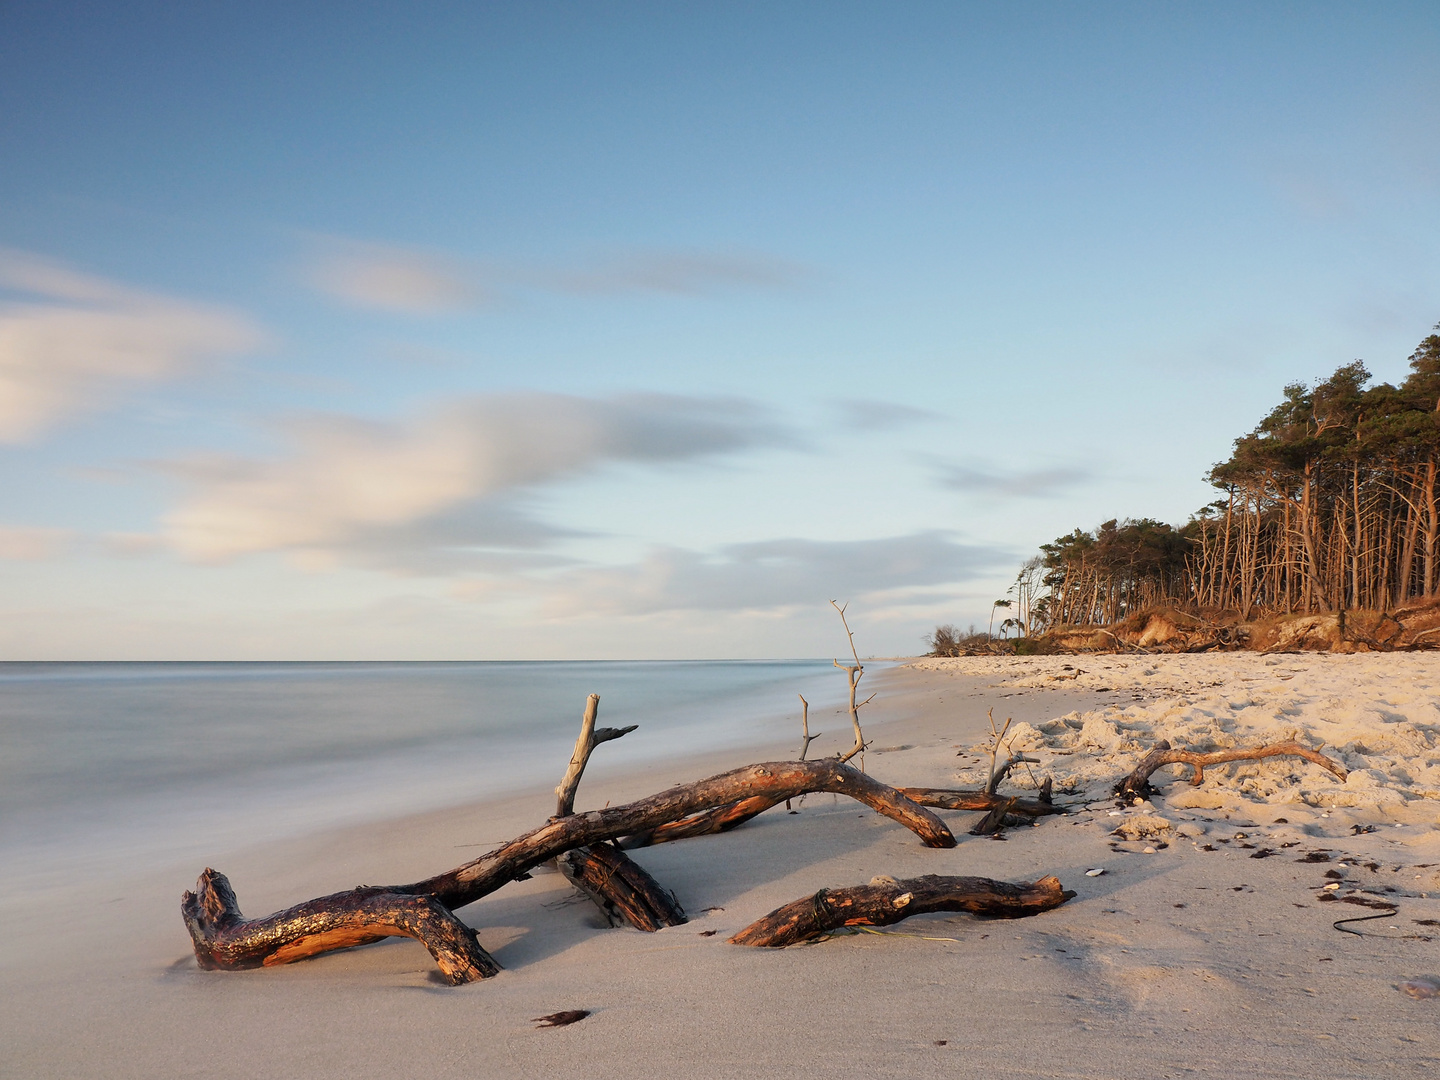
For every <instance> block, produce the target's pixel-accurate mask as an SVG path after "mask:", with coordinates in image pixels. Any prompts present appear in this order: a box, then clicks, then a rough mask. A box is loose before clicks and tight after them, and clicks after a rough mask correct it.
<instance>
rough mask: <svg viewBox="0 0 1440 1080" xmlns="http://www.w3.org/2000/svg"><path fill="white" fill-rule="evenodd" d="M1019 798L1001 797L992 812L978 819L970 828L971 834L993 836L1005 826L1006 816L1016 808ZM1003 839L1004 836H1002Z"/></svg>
mask: <svg viewBox="0 0 1440 1080" xmlns="http://www.w3.org/2000/svg"><path fill="white" fill-rule="evenodd" d="M1017 801H1018V800H1016V799H1013V798H1010V799H1001V800H1000V801H999V802H997V803H996V804H995V805H994V806H992V807H991V808H990V812H989V813H988V814H986V815H985V816H984V817H982V818H981V819H980V820H979V821H977V822H976V823H975V824H974V826H972V827H971V829H970V835H971V836H992V835H994V834H995V833H998V832H999V831H1000V830H1001V829H1003V828H1005V818H1006V816H1007V815H1008V814H1010V813H1011V812H1012V811H1014V809H1015V803H1016V802H1017ZM1002 839H1003V838H1002Z"/></svg>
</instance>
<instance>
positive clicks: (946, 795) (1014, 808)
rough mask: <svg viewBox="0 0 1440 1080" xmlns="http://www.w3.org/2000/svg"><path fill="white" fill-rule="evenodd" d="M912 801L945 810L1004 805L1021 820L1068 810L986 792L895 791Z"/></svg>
mask: <svg viewBox="0 0 1440 1080" xmlns="http://www.w3.org/2000/svg"><path fill="white" fill-rule="evenodd" d="M895 790H896V791H898V792H900V794H902V795H904V796H905V797H906V798H907V799H909V800H910V801H911V802H915V803H919V804H920V805H921V806H935V807H939V808H940V809H942V810H994V809H995V808H996V807H997V806H1005V808H1006V810H1005V812H1006V813H1007V814H1015V815H1017V816H1020V817H1044V816H1045V815H1046V814H1063V813H1065V807H1063V806H1056V805H1055V804H1054V803H1053V802H1050V801H1048V800H1046V799H1022V798H1018V797H1015V798H1011V797H1007V796H1005V795H992V794H989V793H988V792H984V791H964V790H960V789H956V788H916V787H905V788H896V789H895Z"/></svg>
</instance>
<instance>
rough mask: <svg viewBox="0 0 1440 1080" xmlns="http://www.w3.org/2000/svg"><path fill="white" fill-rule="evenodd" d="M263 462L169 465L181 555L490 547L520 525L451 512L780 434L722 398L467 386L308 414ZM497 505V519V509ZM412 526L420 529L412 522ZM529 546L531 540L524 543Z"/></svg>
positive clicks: (748, 408) (747, 408)
mask: <svg viewBox="0 0 1440 1080" xmlns="http://www.w3.org/2000/svg"><path fill="white" fill-rule="evenodd" d="M284 434H285V436H286V438H287V440H288V442H289V444H290V449H289V452H288V453H286V454H284V455H282V456H280V457H278V458H275V459H272V460H255V459H246V458H235V457H217V456H212V457H206V458H196V459H192V460H190V461H186V462H179V463H172V464H171V465H170V466H169V467H170V468H171V469H172V470H173V471H175V472H177V473H179V474H180V475H182V476H183V477H185V478H186V479H187V480H188V481H189V482H190V483H191V484H192V485H193V486H194V491H193V494H192V495H191V496H190V497H189V498H188V499H187V500H186V501H185V502H184V503H183V504H182V505H180V506H179V507H178V508H177V509H176V510H175V511H174V512H172V513H171V514H170V515H169V516H168V517H167V519H166V521H165V533H166V535H167V537H168V539H169V541H170V543H171V544H172V545H173V546H174V547H175V548H176V549H177V550H179V551H180V552H181V553H182V554H183V555H185V556H186V557H188V558H191V559H195V560H198V561H223V560H226V559H230V558H233V557H235V556H237V555H243V554H246V553H248V552H259V551H292V552H310V553H315V554H324V553H327V552H329V553H336V552H347V551H350V552H362V551H371V552H374V551H376V550H379V549H384V548H389V549H391V550H395V549H396V548H397V545H398V546H401V547H403V546H404V544H405V541H406V538H407V536H408V537H409V538H410V539H411V540H417V539H423V538H424V537H429V538H431V539H432V540H433V539H434V538H435V537H437V536H441V537H445V538H448V540H445V541H444V542H445V543H450V544H451V546H454V544H453V540H454V538H455V537H456V536H459V535H468V536H469V537H470V538H471V541H472V543H478V542H480V541H481V539H482V538H485V537H488V538H490V539H488V540H486V541H485V542H488V543H491V544H496V545H498V546H509V545H512V544H515V543H517V542H520V543H524V542H525V541H524V540H523V539H522V540H521V541H517V539H516V536H517V529H518V530H519V531H520V533H524V532H525V530H526V529H528V530H529V536H530V537H531V538H532V539H533V538H534V537H536V536H538V535H539V533H537V531H536V529H537V527H536V526H535V525H534V523H527V522H526V521H525V520H524V519H523V517H517V516H516V515H515V514H513V513H511V514H508V515H507V514H499V513H498V511H495V510H494V508H493V507H492V509H491V511H490V516H489V518H488V519H487V518H486V517H485V515H483V514H478V512H473V511H472V512H469V513H465V512H462V511H464V510H465V508H466V507H471V506H473V505H474V504H477V503H478V502H479V501H480V500H483V499H493V498H494V497H496V496H499V495H503V494H505V493H507V492H514V491H516V490H517V489H521V488H526V487H531V486H534V485H538V484H543V483H546V482H549V481H554V480H558V479H561V478H564V477H568V476H573V475H576V474H578V473H581V472H584V471H586V470H589V469H593V468H596V467H598V466H600V465H603V464H605V463H608V462H637V463H650V464H663V463H669V462H682V461H690V460H694V459H697V458H701V457H706V456H712V455H717V454H724V453H728V452H733V451H738V450H744V449H747V448H749V447H754V446H761V445H777V444H783V443H785V442H787V441H788V440H789V435H788V434H787V433H786V432H785V431H784V430H783V429H782V428H781V427H780V426H779V424H778V423H777V422H776V421H775V420H774V419H773V418H772V417H771V416H770V414H769V413H767V412H766V411H764V410H762V409H760V408H759V407H758V406H756V405H754V404H752V403H749V402H746V401H741V400H736V399H723V398H691V397H673V396H664V395H656V394H635V395H629V396H622V397H613V398H601V399H587V398H580V397H571V396H566V395H561V394H540V393H530V394H494V395H482V396H475V397H471V398H468V399H464V400H461V401H457V402H453V403H450V404H448V405H446V406H444V407H442V408H437V409H434V410H432V411H431V412H429V413H427V414H425V415H422V416H417V417H414V418H411V419H408V420H403V421H399V422H376V421H368V420H360V419H356V418H353V417H345V416H312V417H307V418H303V419H299V420H295V421H292V422H291V423H290V424H288V425H287V426H286V428H285V429H284ZM497 515H498V516H497ZM422 526H423V528H422ZM532 546H535V545H532Z"/></svg>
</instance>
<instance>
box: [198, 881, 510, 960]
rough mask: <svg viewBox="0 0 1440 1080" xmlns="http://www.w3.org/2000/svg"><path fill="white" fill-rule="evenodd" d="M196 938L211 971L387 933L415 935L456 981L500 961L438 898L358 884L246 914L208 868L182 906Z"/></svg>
mask: <svg viewBox="0 0 1440 1080" xmlns="http://www.w3.org/2000/svg"><path fill="white" fill-rule="evenodd" d="M180 911H181V914H182V915H183V916H184V918H185V926H186V928H187V929H188V930H189V931H190V937H191V939H192V940H193V941H194V942H195V959H196V960H197V961H198V962H199V964H200V966H201V967H202V968H205V969H206V970H208V971H214V970H216V969H224V970H227V971H241V970H244V969H246V968H257V967H273V966H274V965H276V964H288V963H289V962H290V961H292V960H299V959H301V958H303V957H306V956H316V955H318V954H320V953H324V952H331V951H333V950H335V949H348V948H350V947H351V946H354V945H368V944H370V943H371V942H373V941H380V940H381V939H382V938H387V937H412V938H415V939H416V940H418V941H419V942H420V943H421V944H422V945H424V946H425V948H426V949H428V950H429V951H430V955H431V956H433V957H434V958H435V963H436V964H438V965H439V966H440V974H441V975H442V976H444V978H445V981H446V982H448V983H449V984H450V985H451V986H458V985H460V984H461V983H468V982H474V981H475V980H476V979H486V978H489V977H490V976H491V975H494V974H496V973H497V972H499V970H500V965H499V964H497V963H496V962H495V960H494V959H493V958H492V957H491V956H490V954H489V953H487V952H486V951H485V950H484V949H482V948H481V947H480V943H479V942H478V941H476V940H475V931H473V930H471V929H470V927H468V926H466V925H465V924H464V923H463V922H461V921H460V920H459V919H458V918H457V917H456V916H455V915H454V914H453V913H452V912H451V911H450V909H449V908H447V907H446V906H445V905H444V904H442V903H441V902H440V901H439V900H438V899H436V898H435V897H434V896H416V895H407V894H405V893H399V892H395V891H392V890H388V889H375V888H368V887H366V886H363V885H362V886H361V887H360V888H358V889H353V890H351V891H350V892H348V893H336V894H335V895H334V896H322V897H321V898H320V899H318V900H311V901H309V902H308V903H304V904H298V905H296V906H295V907H292V908H287V909H286V910H285V911H282V912H280V913H278V914H276V915H271V916H270V917H269V918H268V919H246V918H245V916H243V915H241V914H240V905H239V904H238V903H236V901H235V890H234V889H232V888H231V887H230V881H229V879H227V878H226V877H225V875H224V874H221V873H219V872H217V871H215V870H211V869H209V868H207V869H206V870H205V872H204V873H203V874H201V875H200V880H199V882H198V883H197V884H196V886H195V891H194V892H193V893H192V892H187V893H185V895H184V897H183V898H182V900H181V904H180Z"/></svg>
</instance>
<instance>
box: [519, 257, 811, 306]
mask: <svg viewBox="0 0 1440 1080" xmlns="http://www.w3.org/2000/svg"><path fill="white" fill-rule="evenodd" d="M811 276H812V275H811V272H810V271H809V270H808V269H806V268H805V267H803V266H801V265H800V264H798V263H793V262H789V261H787V260H784V259H776V258H774V257H771V256H765V255H757V254H737V253H733V252H731V253H727V252H714V251H643V252H635V253H632V254H629V255H622V256H618V257H615V258H611V259H606V260H601V261H599V262H597V263H595V264H594V265H592V266H590V267H586V268H582V269H577V270H563V269H561V270H550V271H535V272H532V274H531V275H530V280H531V282H532V283H533V284H534V285H535V286H536V287H538V288H543V289H550V290H553V291H556V292H568V293H575V294H577V295H581V296H586V295H589V296H612V295H616V294H620V293H635V292H657V293H671V294H673V295H677V296H700V295H704V294H707V293H713V292H719V291H724V290H729V289H757V288H758V289H766V288H784V287H790V286H794V285H797V284H800V283H801V282H804V281H805V280H807V279H808V278H810V277H811Z"/></svg>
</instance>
